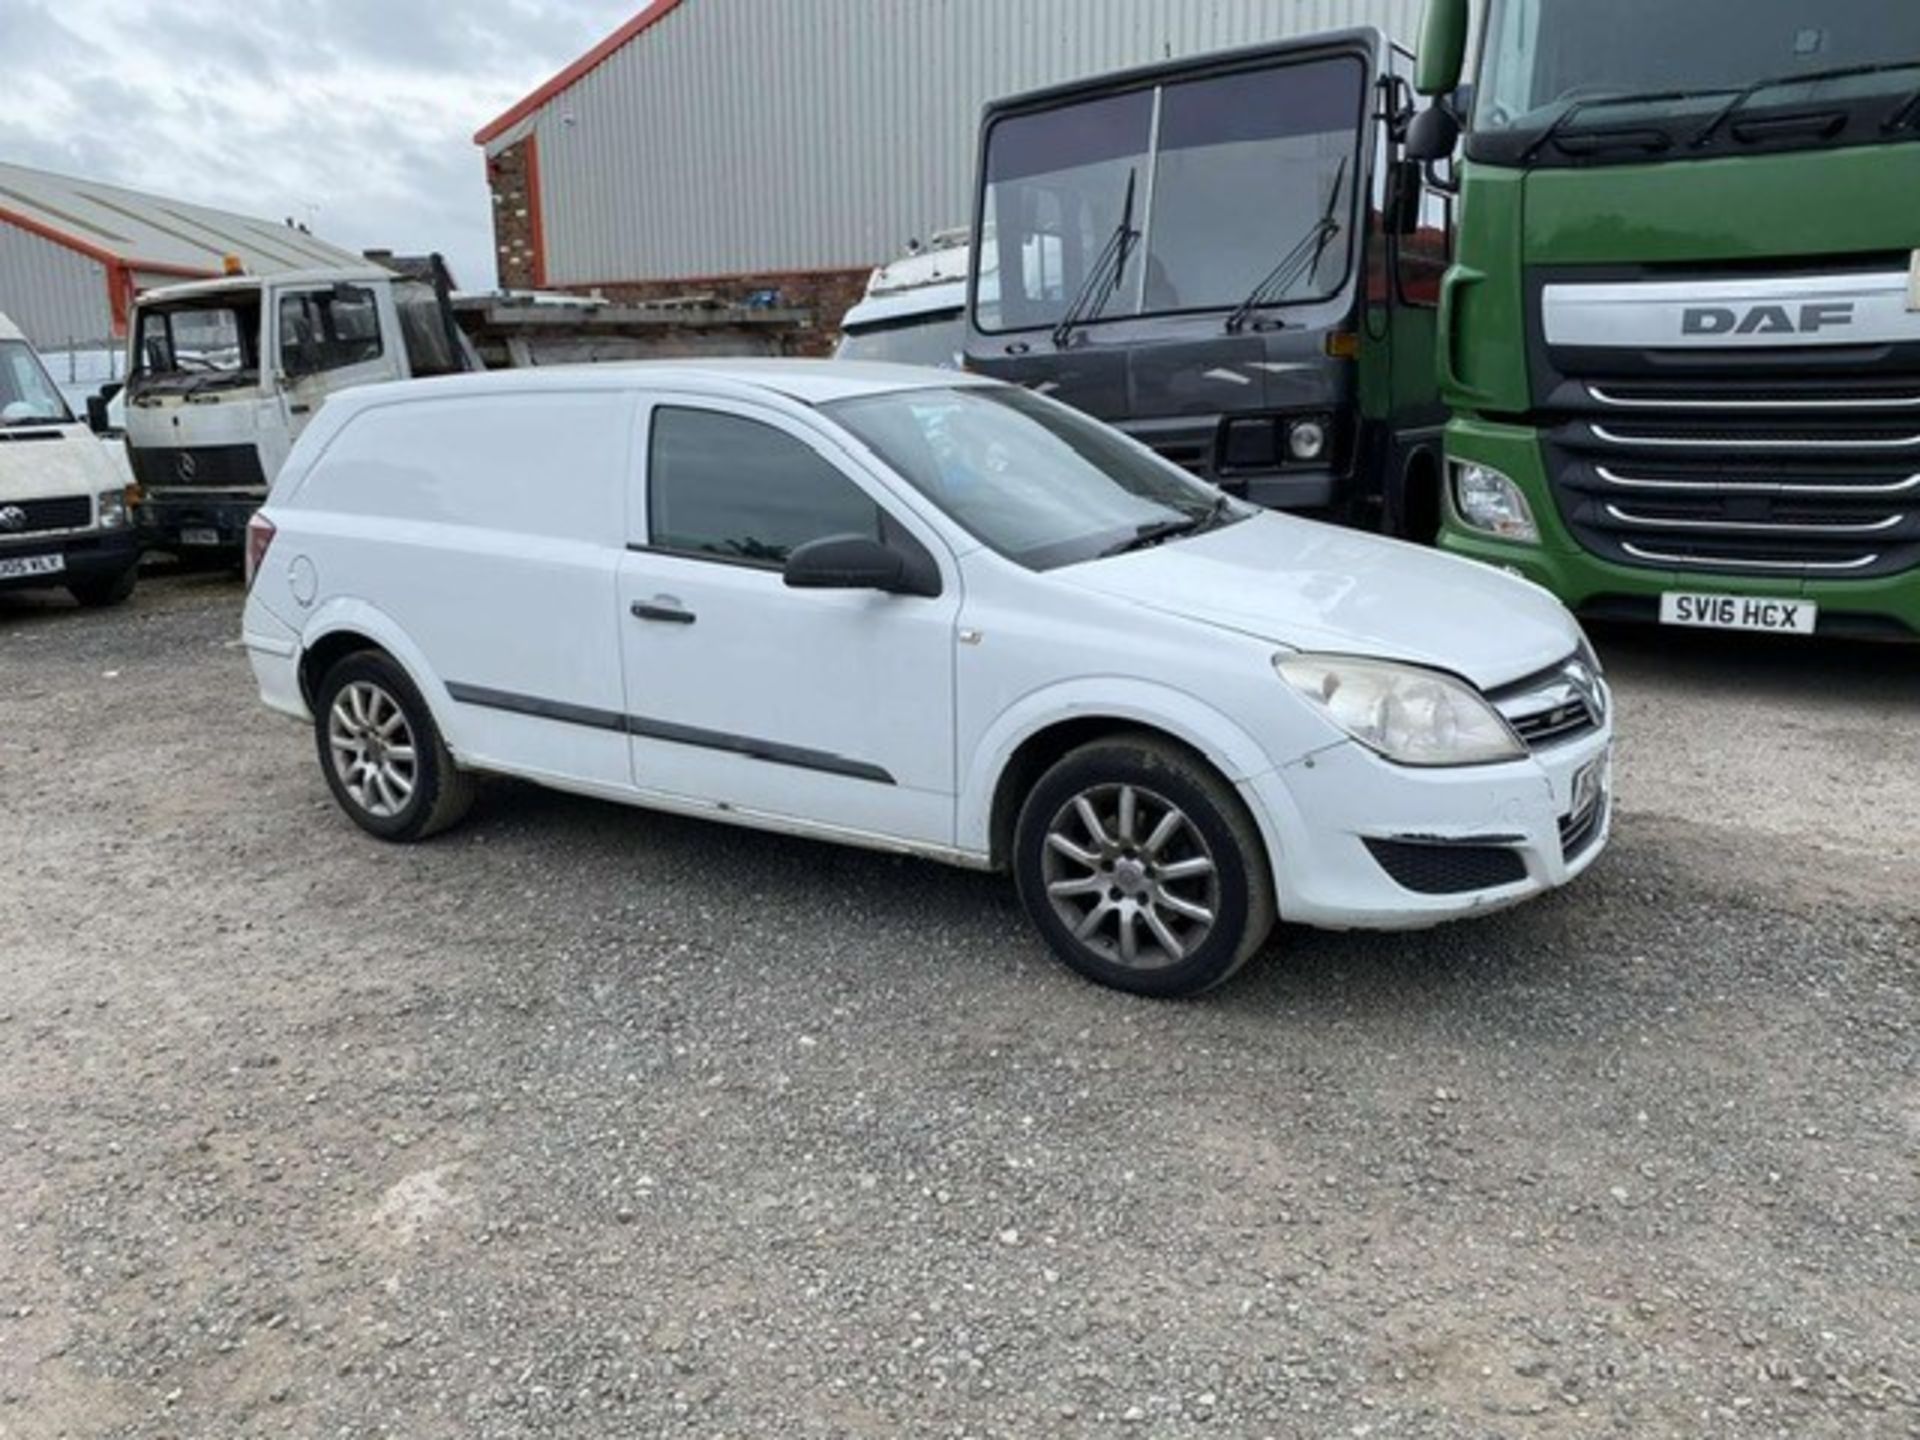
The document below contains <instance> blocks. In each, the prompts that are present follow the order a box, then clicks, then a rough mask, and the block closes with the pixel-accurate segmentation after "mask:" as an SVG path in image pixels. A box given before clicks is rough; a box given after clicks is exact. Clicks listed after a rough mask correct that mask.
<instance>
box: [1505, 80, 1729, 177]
mask: <svg viewBox="0 0 1920 1440" xmlns="http://www.w3.org/2000/svg"><path fill="white" fill-rule="evenodd" d="M1725 93H1726V92H1725V91H1723V90H1649V91H1645V92H1643V93H1639V94H1635V93H1632V92H1628V93H1626V94H1621V95H1592V96H1587V97H1584V98H1582V99H1579V100H1573V101H1569V102H1568V104H1567V108H1566V109H1564V110H1562V111H1561V112H1560V113H1559V114H1558V115H1556V116H1554V117H1553V123H1552V124H1550V125H1548V126H1547V128H1546V129H1544V130H1542V131H1541V132H1540V133H1539V134H1538V135H1536V136H1534V137H1533V139H1532V140H1530V141H1529V142H1527V147H1526V149H1524V150H1522V151H1521V152H1520V163H1521V164H1522V165H1524V164H1526V163H1527V162H1528V161H1529V160H1531V159H1533V157H1534V156H1536V155H1538V154H1539V153H1540V152H1541V151H1542V150H1544V149H1546V148H1547V146H1549V145H1551V144H1552V143H1553V142H1554V141H1556V140H1558V139H1559V138H1560V137H1561V136H1562V135H1564V134H1565V133H1566V129H1567V127H1568V126H1569V125H1571V124H1572V123H1573V117H1574V116H1576V115H1579V114H1581V113H1582V112H1583V111H1586V110H1591V109H1593V108H1594V107H1595V106H1599V105H1653V104H1657V103H1658V102H1660V101H1662V100H1698V99H1701V98H1702V97H1703V96H1708V95H1722V94H1725ZM1642 128H1643V129H1644V130H1646V131H1647V132H1648V133H1656V132H1657V133H1658V134H1660V135H1661V136H1663V137H1665V136H1666V134H1667V132H1666V131H1665V129H1664V128H1662V127H1661V126H1658V125H1647V126H1644V127H1642ZM1636 143H1637V142H1636Z"/></svg>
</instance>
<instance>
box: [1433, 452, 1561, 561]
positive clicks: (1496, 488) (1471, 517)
mask: <svg viewBox="0 0 1920 1440" xmlns="http://www.w3.org/2000/svg"><path fill="white" fill-rule="evenodd" d="M1453 509H1454V513H1455V514H1457V515H1458V516H1459V517H1460V522H1461V523H1462V524H1463V525H1466V526H1468V527H1469V528H1471V529H1474V530H1484V531H1485V532H1486V533H1487V534H1489V535H1498V536H1499V537H1500V538H1501V539H1502V540H1517V541H1522V542H1525V543H1527V544H1537V543H1538V542H1539V539H1540V527H1539V526H1537V525H1535V524H1534V523H1533V510H1532V508H1531V507H1530V506H1529V505H1528V504H1527V497H1526V496H1525V495H1523V494H1521V493H1520V487H1519V486H1518V485H1516V484H1514V483H1513V481H1511V480H1509V479H1508V478H1507V477H1506V476H1505V475H1502V474H1501V473H1500V472H1499V471H1498V470H1495V469H1493V468H1491V467H1490V466H1486V465H1476V464H1474V463H1473V462H1472V461H1464V460H1456V461H1454V462H1453Z"/></svg>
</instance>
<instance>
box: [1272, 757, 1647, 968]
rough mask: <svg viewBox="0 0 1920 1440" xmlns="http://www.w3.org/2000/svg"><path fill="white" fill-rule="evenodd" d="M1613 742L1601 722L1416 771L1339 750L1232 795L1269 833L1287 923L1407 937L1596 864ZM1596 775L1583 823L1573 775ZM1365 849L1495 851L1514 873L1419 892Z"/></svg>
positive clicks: (1608, 801)
mask: <svg viewBox="0 0 1920 1440" xmlns="http://www.w3.org/2000/svg"><path fill="white" fill-rule="evenodd" d="M1612 746H1613V731H1612V727H1611V723H1609V724H1608V725H1607V726H1605V727H1602V728H1601V729H1598V730H1593V731H1589V732H1588V733H1587V734H1585V735H1581V736H1579V737H1577V738H1575V739H1572V740H1569V741H1566V742H1564V743H1562V744H1558V745H1552V746H1548V747H1546V748H1544V749H1542V750H1540V751H1538V752H1536V753H1535V754H1534V755H1532V756H1530V757H1529V758H1527V759H1525V760H1516V761H1513V762H1511V763H1508V764H1501V765H1486V766H1468V767H1462V768H1458V769H1444V770H1443V769H1431V770H1425V769H1415V768H1411V767H1408V766H1403V765H1395V764H1392V763H1391V762H1389V761H1386V760H1383V759H1381V758H1380V757H1379V756H1378V755H1376V754H1374V753H1373V752H1372V751H1371V750H1368V749H1367V748H1366V747H1365V746H1362V745H1360V744H1358V743H1355V742H1352V741H1348V742H1345V743H1342V744H1340V745H1336V746H1333V747H1331V748H1329V749H1326V750H1321V751H1319V752H1317V753H1315V754H1313V755H1310V756H1307V757H1305V758H1304V759H1301V760H1297V761H1295V762H1293V763H1292V764H1290V765H1286V766H1282V767H1280V768H1279V769H1277V770H1271V771H1268V772H1267V773H1266V774H1264V775H1260V776H1257V777H1255V778H1253V779H1251V780H1248V781H1245V782H1243V784H1242V790H1243V793H1244V794H1245V796H1246V798H1247V800H1248V801H1249V803H1250V804H1251V805H1252V806H1253V808H1254V810H1255V813H1256V815H1258V816H1260V817H1261V819H1262V821H1263V825H1264V828H1265V829H1266V832H1267V843H1268V848H1269V852H1270V853H1271V855H1272V857H1273V867H1274V883H1275V887H1276V892H1277V896H1278V899H1279V904H1280V914H1281V917H1282V918H1283V919H1286V920H1289V921H1294V922H1297V923H1300V924H1305V925H1316V926H1320V927H1322V928H1325V929H1334V930H1349V929H1360V930H1412V929H1420V928H1423V927H1425V926H1429V925H1436V924H1439V923H1441V922H1442V921H1446V920H1455V919H1460V918H1462V917H1464V916H1468V915H1476V914H1486V913H1490V912H1492V911H1495V910H1500V909H1504V908H1506V907H1507V906H1510V905H1516V904H1519V903H1520V902H1521V901H1523V900H1527V899H1530V898H1531V897H1533V896H1535V895H1540V894H1543V893H1545V892H1546V891H1549V890H1553V889H1556V888H1558V887H1559V886H1561V885H1564V884H1566V883H1567V882H1568V881H1569V880H1571V879H1573V878H1574V877H1575V876H1576V875H1578V874H1580V873H1581V872H1582V871H1584V870H1585V869H1586V868H1587V867H1588V866H1590V865H1592V864H1593V862H1594V860H1595V859H1596V858H1597V857H1598V856H1599V854H1600V852H1601V851H1602V850H1604V849H1605V848H1606V844H1607V840H1608V836H1609V833H1610V827H1611V824H1612V798H1611V797H1612V790H1613V784H1612V773H1611V770H1612ZM1593 766H1598V767H1600V768H1599V771H1598V774H1599V776H1600V778H1601V780H1602V784H1601V789H1600V792H1599V798H1598V800H1597V802H1596V803H1597V805H1598V806H1599V809H1598V810H1597V811H1594V812H1591V813H1589V814H1587V815H1585V816H1584V817H1583V816H1580V815H1577V814H1576V812H1575V803H1574V800H1575V788H1576V783H1577V777H1578V776H1579V775H1580V774H1581V772H1582V771H1585V770H1588V769H1589V767H1593ZM1582 819H1585V820H1587V821H1590V822H1591V823H1590V824H1587V825H1584V826H1583V825H1580V824H1578V823H1577V822H1579V821H1581V820H1582ZM1563 827H1565V830H1566V833H1567V834H1568V835H1569V836H1570V840H1569V842H1568V843H1566V844H1563V840H1562V836H1563ZM1369 841H1375V842H1379V841H1385V842H1389V844H1405V845H1413V846H1431V847H1435V848H1436V849H1438V850H1444V849H1447V848H1449V847H1457V848H1458V850H1459V851H1460V852H1461V853H1465V852H1467V851H1469V850H1470V851H1472V852H1476V853H1485V852H1487V851H1490V850H1504V851H1508V852H1511V855H1512V856H1513V857H1515V859H1516V860H1517V864H1516V865H1515V867H1514V868H1515V871H1516V877H1515V878H1513V879H1511V880H1509V881H1506V882H1505V883H1500V884H1494V885H1488V886H1485V887H1483V888H1478V889H1470V890H1457V891H1452V892H1450V893H1444V894H1433V893H1422V892H1420V891H1416V890H1413V889H1410V888H1408V887H1407V886H1406V885H1404V884H1402V883H1400V881H1398V880H1396V879H1395V878H1394V877H1393V876H1392V875H1390V874H1389V873H1388V871H1387V868H1386V866H1385V865H1383V863H1382V862H1381V860H1380V859H1379V858H1378V857H1377V855H1376V853H1375V851H1374V849H1372V848H1370V847H1369V844H1368V842H1369Z"/></svg>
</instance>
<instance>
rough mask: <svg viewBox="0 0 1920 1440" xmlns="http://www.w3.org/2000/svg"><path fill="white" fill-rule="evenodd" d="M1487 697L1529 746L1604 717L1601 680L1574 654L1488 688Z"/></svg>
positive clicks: (1547, 743) (1541, 745)
mask: <svg viewBox="0 0 1920 1440" xmlns="http://www.w3.org/2000/svg"><path fill="white" fill-rule="evenodd" d="M1487 699H1488V700H1489V701H1490V702H1491V703H1492V705H1493V708H1494V709H1496V710H1498V711H1499V712H1500V714H1501V716H1502V717H1503V718H1504V719H1505V720H1506V722H1507V724H1508V725H1510V726H1512V727H1513V732H1514V734H1516V735H1518V736H1519V737H1520V739H1521V740H1522V741H1523V742H1524V743H1525V744H1526V747H1527V748H1528V749H1529V750H1545V749H1548V748H1549V747H1551V746H1554V745H1559V744H1562V743H1564V742H1566V741H1568V740H1576V739H1578V738H1579V737H1580V736H1582V735H1586V734H1589V733H1591V732H1592V731H1594V730H1597V729H1599V728H1600V726H1601V725H1602V724H1604V723H1605V721H1606V718H1607V690H1606V686H1605V684H1604V683H1603V682H1602V681H1601V679H1600V677H1599V675H1598V674H1596V673H1595V672H1594V669H1593V667H1592V666H1591V665H1589V664H1588V663H1587V661H1586V660H1585V659H1583V658H1582V657H1581V656H1580V655H1578V654H1574V655H1569V656H1568V657H1567V658H1566V659H1565V660H1562V661H1561V662H1560V663H1559V664H1558V665H1554V666H1551V667H1549V668H1548V669H1546V670H1542V671H1541V672H1540V673H1539V674H1537V675H1529V676H1526V677H1525V678H1524V679H1520V680H1515V681H1514V682H1513V683H1512V684H1510V685H1502V686H1501V687H1500V688H1499V689H1497V690H1491V691H1489V692H1488V693H1487Z"/></svg>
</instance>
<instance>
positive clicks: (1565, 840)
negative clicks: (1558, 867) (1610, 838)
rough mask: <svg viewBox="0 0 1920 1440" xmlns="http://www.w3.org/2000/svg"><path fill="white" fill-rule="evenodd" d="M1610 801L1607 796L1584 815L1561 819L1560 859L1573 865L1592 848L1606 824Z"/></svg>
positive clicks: (1603, 796)
mask: <svg viewBox="0 0 1920 1440" xmlns="http://www.w3.org/2000/svg"><path fill="white" fill-rule="evenodd" d="M1609 803H1610V802H1609V801H1608V799H1607V797H1606V795H1605V794H1602V795H1601V797H1600V798H1599V799H1598V800H1597V801H1595V802H1594V803H1593V804H1591V805H1589V806H1588V807H1587V813H1586V814H1584V815H1563V816H1562V817H1561V818H1560V857H1561V858H1562V859H1563V860H1565V861H1567V862H1568V863H1569V864H1571V863H1572V862H1573V861H1575V860H1578V859H1579V858H1580V857H1581V856H1582V855H1584V854H1586V853H1587V851H1588V850H1589V849H1591V848H1592V846H1593V842H1594V841H1595V840H1597V839H1599V838H1600V827H1601V826H1602V825H1604V824H1605V823H1606V819H1607V806H1608V804H1609Z"/></svg>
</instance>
